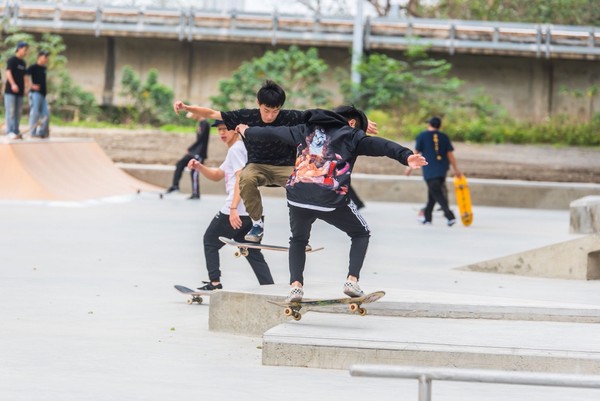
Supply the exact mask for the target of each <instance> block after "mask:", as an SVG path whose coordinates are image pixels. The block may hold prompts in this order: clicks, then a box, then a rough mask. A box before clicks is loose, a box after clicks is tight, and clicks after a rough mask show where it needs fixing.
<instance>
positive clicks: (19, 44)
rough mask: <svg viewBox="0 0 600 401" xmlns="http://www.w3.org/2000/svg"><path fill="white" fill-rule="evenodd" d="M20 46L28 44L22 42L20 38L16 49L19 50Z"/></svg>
mask: <svg viewBox="0 0 600 401" xmlns="http://www.w3.org/2000/svg"><path fill="white" fill-rule="evenodd" d="M22 47H29V45H28V44H27V42H24V41H22V40H20V41H19V42H18V43H17V50H19V49H20V48H22Z"/></svg>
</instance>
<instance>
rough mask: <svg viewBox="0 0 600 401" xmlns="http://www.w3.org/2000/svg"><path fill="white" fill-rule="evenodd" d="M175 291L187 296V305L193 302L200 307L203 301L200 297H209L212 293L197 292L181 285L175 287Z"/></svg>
mask: <svg viewBox="0 0 600 401" xmlns="http://www.w3.org/2000/svg"><path fill="white" fill-rule="evenodd" d="M175 289H176V290H177V291H179V292H180V293H182V294H185V295H187V297H188V298H187V301H186V302H187V303H188V304H190V305H192V304H193V303H194V302H195V303H197V304H198V305H200V304H201V303H202V302H203V301H204V300H203V299H202V297H206V296H210V295H211V294H212V293H213V292H214V291H198V290H192V289H191V288H187V287H184V286H182V285H176V286H175Z"/></svg>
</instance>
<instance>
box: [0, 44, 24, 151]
mask: <svg viewBox="0 0 600 401" xmlns="http://www.w3.org/2000/svg"><path fill="white" fill-rule="evenodd" d="M28 50H29V45H28V44H27V43H26V42H23V41H20V42H19V43H17V48H16V50H15V55H14V56H12V57H11V58H9V59H8V61H7V63H6V85H5V86H4V108H5V120H6V135H7V136H8V138H9V139H22V136H21V133H20V131H19V120H20V119H21V112H22V110H23V96H25V72H26V70H27V64H26V63H25V60H24V59H25V57H26V56H27V51H28Z"/></svg>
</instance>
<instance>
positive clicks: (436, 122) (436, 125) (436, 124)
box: [427, 117, 442, 129]
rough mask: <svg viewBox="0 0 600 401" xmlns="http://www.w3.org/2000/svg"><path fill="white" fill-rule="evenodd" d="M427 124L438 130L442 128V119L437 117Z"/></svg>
mask: <svg viewBox="0 0 600 401" xmlns="http://www.w3.org/2000/svg"><path fill="white" fill-rule="evenodd" d="M427 124H429V125H431V126H432V127H433V128H436V129H438V128H440V127H441V126H442V119H441V118H439V117H431V118H430V119H429V121H427Z"/></svg>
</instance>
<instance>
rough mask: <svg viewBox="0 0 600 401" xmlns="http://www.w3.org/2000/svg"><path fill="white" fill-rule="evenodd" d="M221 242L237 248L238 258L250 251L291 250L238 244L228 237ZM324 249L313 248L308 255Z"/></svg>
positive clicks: (252, 243) (270, 246)
mask: <svg viewBox="0 0 600 401" xmlns="http://www.w3.org/2000/svg"><path fill="white" fill-rule="evenodd" d="M219 240H220V241H221V242H223V243H225V244H227V245H231V246H235V247H237V249H238V250H237V251H235V253H234V255H235V256H236V257H238V258H239V257H240V256H248V249H262V250H265V251H280V252H287V251H289V250H290V248H288V247H287V246H279V245H266V244H260V243H258V242H237V241H234V240H232V239H231V238H226V237H219ZM323 249H325V248H324V247H320V248H311V249H310V250H307V251H306V253H312V252H317V251H320V250H323Z"/></svg>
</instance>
